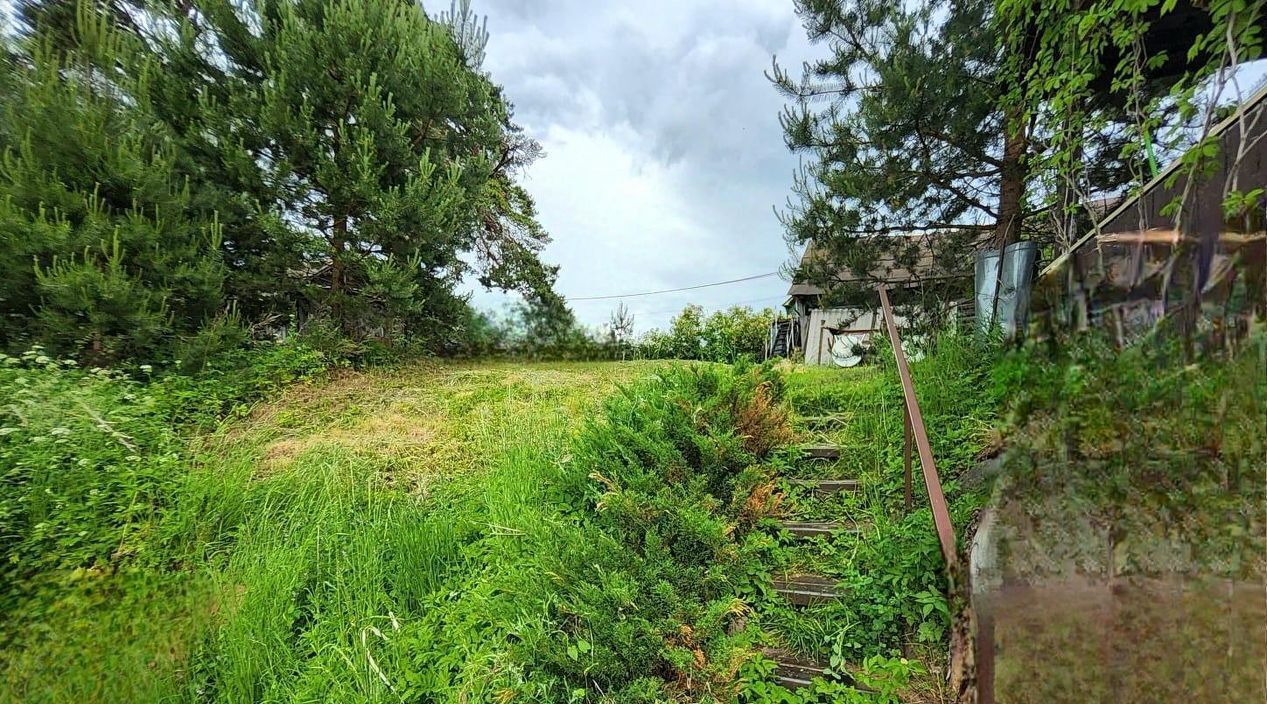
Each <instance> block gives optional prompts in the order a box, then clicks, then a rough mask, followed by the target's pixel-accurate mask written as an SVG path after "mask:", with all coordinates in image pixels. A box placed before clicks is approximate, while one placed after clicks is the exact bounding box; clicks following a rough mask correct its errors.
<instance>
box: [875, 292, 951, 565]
mask: <svg viewBox="0 0 1267 704" xmlns="http://www.w3.org/2000/svg"><path fill="white" fill-rule="evenodd" d="M880 306H881V308H882V309H883V310H884V324H885V325H886V326H887V327H888V330H889V342H890V343H892V345H893V357H894V359H896V360H897V375H898V377H899V378H900V379H901V380H902V397H903V399H904V400H905V406H906V427H907V431H906V432H905V433H904V435H905V442H906V462H905V465H906V482H907V488H906V503H907V509H908V510H909V508H910V502H911V498H910V497H911V490H910V481H911V479H910V477H911V462H910V456H911V454H910V453H911V450H910V447H911V444H910V443H911V437H912V436H914V439H915V447H916V448H917V449H918V450H919V464H920V470H921V471H922V472H923V474H924V486H925V487H926V488H927V489H928V504H929V506H930V507H932V509H933V525H934V526H936V528H937V539H938V541H940V542H941V554H942V557H943V558H945V560H946V567H947V568H948V569H951V570H953V569H954V567H955V565H956V564H957V558H956V555H957V553H956V552H955V526H954V524H953V523H951V521H950V509H949V508H947V506H946V496H945V494H944V493H943V492H942V489H941V479H940V478H939V477H938V476H937V465H936V464H934V463H933V448H932V446H931V445H929V443H928V431H927V430H926V429H925V428H924V416H923V415H921V414H920V412H919V401H918V400H917V399H916V398H915V385H914V384H913V383H911V369H910V367H909V366H908V365H907V363H906V353H905V352H903V351H902V338H901V337H899V336H898V333H897V322H896V321H895V320H894V319H893V306H892V305H891V304H890V303H889V292H888V290H887V289H886V288H885V287H883V286H881V287H880Z"/></svg>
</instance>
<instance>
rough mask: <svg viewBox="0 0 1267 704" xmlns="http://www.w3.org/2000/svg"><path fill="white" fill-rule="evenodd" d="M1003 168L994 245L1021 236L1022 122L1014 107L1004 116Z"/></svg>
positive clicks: (1000, 247) (1022, 184) (1007, 242)
mask: <svg viewBox="0 0 1267 704" xmlns="http://www.w3.org/2000/svg"><path fill="white" fill-rule="evenodd" d="M1003 122H1004V124H1003V129H1004V133H1003V168H1002V175H1001V176H1000V179H1001V180H1000V182H999V208H998V214H999V215H998V220H997V222H996V223H995V226H994V247H995V249H998V250H999V251H1000V252H1001V251H1003V248H1004V247H1006V246H1008V245H1009V244H1012V243H1013V242H1015V241H1017V240H1018V239H1020V232H1021V200H1022V198H1023V196H1024V195H1025V166H1024V164H1022V163H1021V162H1022V160H1023V159H1024V157H1025V146H1026V142H1027V135H1026V134H1025V124H1024V122H1023V120H1022V119H1021V115H1020V114H1019V111H1018V110H1017V109H1016V108H1009V109H1008V111H1007V114H1006V115H1005V116H1004V120H1003Z"/></svg>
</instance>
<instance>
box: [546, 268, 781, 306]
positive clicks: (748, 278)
mask: <svg viewBox="0 0 1267 704" xmlns="http://www.w3.org/2000/svg"><path fill="white" fill-rule="evenodd" d="M778 275H779V272H777V271H771V272H770V273H768V274H757V275H756V276H745V277H743V278H742V279H731V280H729V281H717V282H714V283H711V284H698V285H696V286H683V287H682V288H666V289H664V290H662V291H642V292H641V293H625V294H621V295H615V296H580V297H577V298H568V299H567V300H568V301H569V302H574V301H608V300H611V299H614V298H637V297H639V296H658V295H660V294H661V293H677V292H679V291H694V290H695V289H698V288H709V287H711V286H725V285H726V284H737V283H740V282H743V281H755V280H757V279H764V278H767V277H770V276H778Z"/></svg>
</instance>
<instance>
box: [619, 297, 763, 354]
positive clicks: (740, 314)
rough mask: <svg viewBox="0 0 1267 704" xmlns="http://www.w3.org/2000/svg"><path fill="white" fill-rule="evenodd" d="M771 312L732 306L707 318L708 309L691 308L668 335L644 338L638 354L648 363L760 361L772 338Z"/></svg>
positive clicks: (656, 333) (653, 334)
mask: <svg viewBox="0 0 1267 704" xmlns="http://www.w3.org/2000/svg"><path fill="white" fill-rule="evenodd" d="M773 318H774V312H773V311H771V310H770V309H768V308H767V309H765V310H762V311H754V310H752V309H751V308H743V307H740V306H732V307H730V308H728V309H726V310H724V311H720V310H719V311H717V312H715V313H713V314H712V315H709V316H707V317H705V316H704V309H703V308H701V307H699V306H697V305H688V306H687V307H685V308H683V309H682V312H681V313H679V314H678V315H676V316H674V318H673V320H672V321H671V322H670V323H669V329H668V330H667V331H660V330H651V331H648V332H647V333H646V334H644V335H643V336H642V338H641V339H640V340H639V342H638V345H637V354H638V355H639V356H640V357H642V358H644V359H697V360H703V361H707V362H725V363H734V362H738V361H741V360H747V361H749V362H752V361H756V360H759V359H760V358H761V355H762V353H763V352H764V351H765V343H766V339H767V338H768V337H769V334H770V321H771V320H772V319H773Z"/></svg>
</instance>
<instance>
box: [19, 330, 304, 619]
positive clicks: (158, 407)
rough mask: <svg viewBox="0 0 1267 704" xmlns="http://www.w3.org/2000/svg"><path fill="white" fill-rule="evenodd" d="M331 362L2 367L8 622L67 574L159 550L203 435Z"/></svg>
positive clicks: (264, 357) (269, 359)
mask: <svg viewBox="0 0 1267 704" xmlns="http://www.w3.org/2000/svg"><path fill="white" fill-rule="evenodd" d="M327 365H328V362H327V360H326V359H325V358H324V357H322V356H320V355H318V354H316V353H314V352H312V351H311V350H309V349H307V348H305V347H303V346H301V345H281V344H279V345H261V346H258V347H254V348H249V349H247V348H235V349H234V350H233V351H232V352H231V353H229V354H227V355H224V356H221V357H218V358H216V359H214V360H211V361H208V362H207V363H206V364H205V365H204V368H203V369H202V371H200V372H199V373H198V374H196V375H194V376H186V375H182V374H177V373H169V374H167V375H165V376H161V377H158V378H154V379H149V378H147V377H148V376H149V375H150V374H151V372H152V371H153V370H152V368H151V367H149V365H142V366H141V367H139V368H138V370H137V374H138V376H139V377H140V378H139V379H137V378H132V377H129V376H127V375H125V374H124V373H122V372H119V371H109V370H104V369H82V368H80V367H79V366H78V365H76V364H75V363H74V362H71V361H61V360H55V359H52V358H50V357H49V356H47V355H45V354H44V353H43V350H41V349H39V348H36V349H33V350H31V351H30V352H27V353H26V354H24V355H22V356H21V357H10V356H5V355H0V398H3V399H4V402H3V405H0V487H2V491H0V576H3V581H2V584H3V585H4V586H3V588H0V612H5V613H6V614H9V613H12V610H13V608H14V607H15V606H16V605H17V603H18V602H20V601H22V600H23V599H24V598H25V597H26V596H30V595H31V594H33V593H34V592H36V591H38V589H39V586H40V584H42V583H43V582H44V581H47V580H51V579H54V578H55V577H56V573H57V572H58V571H60V570H78V569H83V570H94V571H113V570H115V569H117V568H118V567H119V566H120V565H122V564H124V563H126V562H127V561H129V560H131V559H134V558H138V557H143V556H145V552H146V551H147V550H150V549H152V548H154V547H155V542H154V541H152V540H148V539H147V538H150V537H152V536H149V535H148V533H147V531H148V530H149V528H150V527H151V526H152V524H153V522H154V521H155V520H156V519H157V518H158V517H159V515H160V514H161V513H162V511H163V510H164V508H165V507H167V506H168V505H169V503H170V502H171V501H172V500H173V495H172V493H173V491H174V490H175V488H176V486H177V483H178V482H179V480H180V478H181V477H182V476H183V475H184V473H185V471H187V469H188V465H189V458H188V455H187V453H186V444H185V440H184V438H183V436H182V433H181V427H182V426H184V425H188V424H199V425H207V424H210V423H213V422H215V421H216V420H217V419H218V418H219V417H220V416H221V415H223V414H225V413H228V412H232V411H234V410H236V409H238V408H242V407H244V405H245V404H247V403H249V402H251V401H253V400H255V399H257V398H260V397H261V396H262V395H264V394H266V393H268V392H269V391H271V390H273V389H276V388H278V387H280V386H282V385H284V384H287V383H290V382H293V381H295V380H301V379H308V378H312V377H313V376H314V375H316V374H319V373H320V372H321V371H322V370H324V369H325V368H326V367H327Z"/></svg>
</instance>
